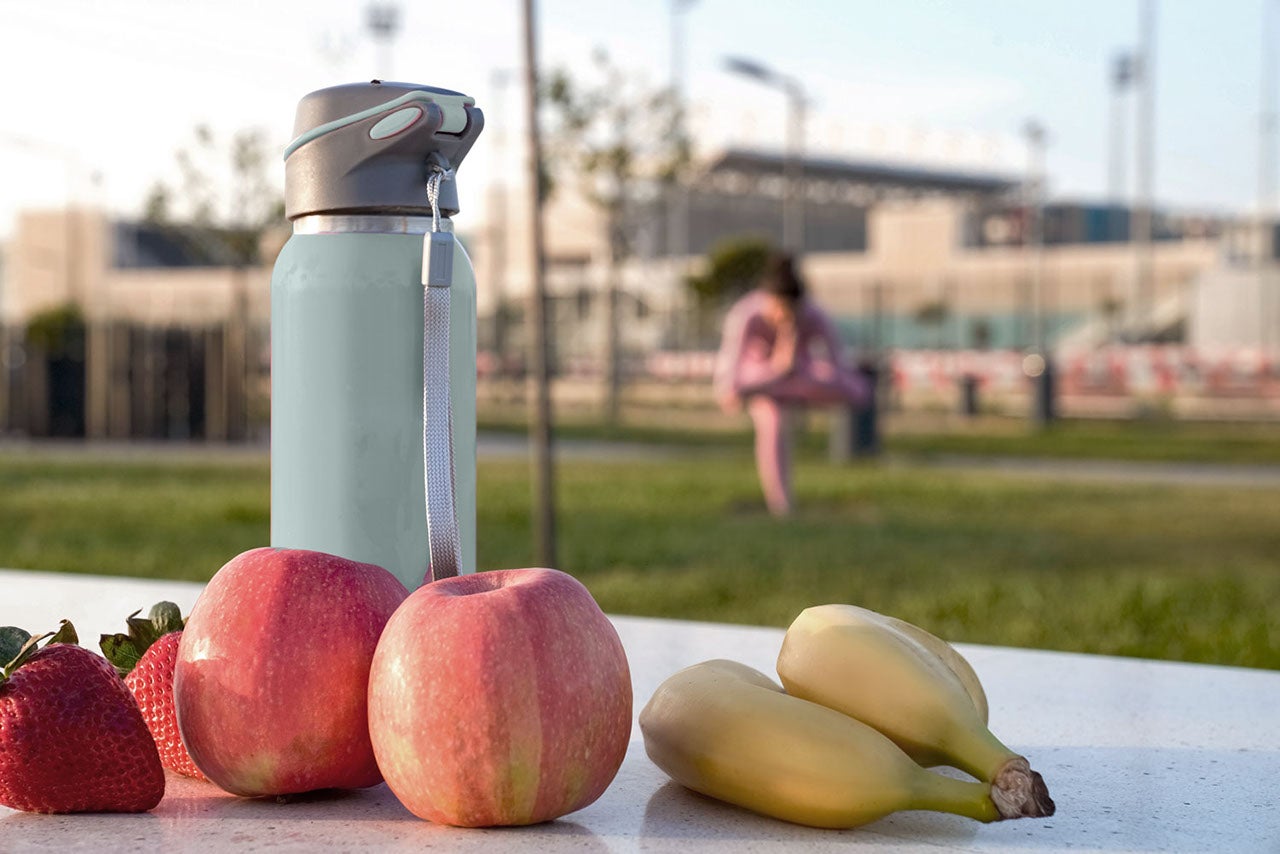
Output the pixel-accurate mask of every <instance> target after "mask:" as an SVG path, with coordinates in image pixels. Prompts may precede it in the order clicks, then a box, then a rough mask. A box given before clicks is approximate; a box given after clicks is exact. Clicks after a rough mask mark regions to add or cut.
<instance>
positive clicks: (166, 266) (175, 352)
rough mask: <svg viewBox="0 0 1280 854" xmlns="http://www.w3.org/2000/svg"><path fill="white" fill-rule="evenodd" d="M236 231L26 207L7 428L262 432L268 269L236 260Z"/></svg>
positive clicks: (12, 325)
mask: <svg viewBox="0 0 1280 854" xmlns="http://www.w3.org/2000/svg"><path fill="white" fill-rule="evenodd" d="M230 237H231V235H228V234H226V233H220V232H218V231H217V230H213V229H203V228H192V227H179V226H168V225H155V224H147V223H139V222H127V221H120V220H114V219H111V218H109V217H107V216H106V215H104V214H103V213H102V212H100V211H93V210H82V209H71V210H57V211H28V212H25V213H23V214H21V215H20V216H19V217H18V220H17V224H16V228H15V231H14V234H13V237H12V239H11V240H10V242H9V246H8V249H7V252H6V259H7V262H6V264H5V268H4V287H3V290H2V291H0V294H3V301H2V302H0V336H3V341H0V354H2V355H3V362H2V366H3V369H4V370H3V373H2V374H0V432H17V433H23V434H27V435H36V436H41V435H62V436H89V437H95V438H119V439H125V438H205V439H241V438H246V437H247V436H248V435H249V434H250V433H251V432H252V431H253V430H254V426H253V425H254V423H255V422H261V423H262V424H263V425H264V427H265V419H266V413H265V410H264V407H265V402H264V401H265V395H267V394H268V393H269V390H268V386H267V385H266V383H267V376H268V375H267V370H268V357H269V354H268V352H267V346H268V337H267V328H268V311H269V302H270V294H269V288H268V283H269V278H270V271H269V266H264V265H261V264H255V265H244V264H237V263H236V262H235V258H236V251H235V249H234V246H233V243H232V241H231V240H230V239H229V238H230ZM281 242H282V241H281V240H279V239H278V236H276V235H272V236H270V237H269V238H268V239H265V240H264V243H266V244H267V245H266V246H264V247H263V248H262V251H261V254H263V255H264V256H270V257H274V253H275V251H276V250H277V249H278V245H279V244H280V243H281Z"/></svg>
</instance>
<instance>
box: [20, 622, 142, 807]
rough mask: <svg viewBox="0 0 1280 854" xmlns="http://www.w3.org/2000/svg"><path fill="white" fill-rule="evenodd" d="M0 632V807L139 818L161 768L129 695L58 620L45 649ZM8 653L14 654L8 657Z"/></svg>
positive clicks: (67, 625) (23, 636)
mask: <svg viewBox="0 0 1280 854" xmlns="http://www.w3.org/2000/svg"><path fill="white" fill-rule="evenodd" d="M46 637H50V636H49V635H47V634H46V635H42V636H41V637H38V638H33V637H31V636H30V635H28V634H27V633H26V632H24V631H22V630H21V629H15V628H12V627H5V628H0V660H4V661H7V662H8V663H7V664H6V665H4V670H3V671H2V672H0V804H3V805H5V806H7V807H12V808H13V809H18V810H26V811H28V812H45V813H67V812H143V811H145V810H149V809H151V808H152V807H154V806H155V805H156V804H158V803H160V799H161V798H162V797H164V769H163V768H161V767H160V756H159V754H158V753H157V752H156V745H155V742H154V741H152V740H151V736H150V735H149V734H148V733H147V726H146V724H145V723H144V722H143V720H142V713H141V712H139V711H138V704H137V703H135V702H134V700H133V696H132V695H131V694H130V693H129V689H128V688H126V687H125V686H124V683H123V682H121V681H120V677H119V676H118V675H116V673H115V671H114V670H112V669H111V665H110V664H108V663H107V662H106V661H105V660H103V659H102V658H101V657H99V656H97V655H94V654H93V653H91V652H89V650H87V649H83V648H82V647H79V646H76V643H77V638H76V633H75V629H74V628H72V626H71V624H70V623H69V622H67V621H65V620H64V621H63V622H62V628H60V629H59V630H58V632H57V634H55V635H53V636H52V638H51V639H50V641H49V643H48V644H47V645H46V646H45V647H44V648H42V649H38V648H37V647H38V644H39V642H40V641H41V640H43V639H44V638H46ZM15 649H16V650H17V651H16V652H14V650H15Z"/></svg>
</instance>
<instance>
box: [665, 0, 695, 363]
mask: <svg viewBox="0 0 1280 854" xmlns="http://www.w3.org/2000/svg"><path fill="white" fill-rule="evenodd" d="M695 3H697V0H671V84H670V85H671V97H672V99H673V101H674V106H675V110H676V127H675V128H674V130H675V133H676V136H677V138H678V139H680V140H681V144H682V145H684V146H686V152H687V146H688V139H689V123H688V115H687V110H686V98H685V74H686V71H685V37H684V35H685V34H684V13H685V12H687V11H688V10H689V9H690V8H692V7H693V5H694V4H695ZM687 180H688V163H687V162H682V164H681V168H679V169H677V170H676V171H675V174H674V175H673V176H672V180H671V183H670V184H669V185H668V188H667V200H666V201H667V235H666V237H667V251H666V256H667V262H668V264H669V267H670V270H671V282H672V291H673V293H676V294H680V293H682V292H683V291H684V289H683V288H681V286H680V283H681V278H682V275H683V273H684V270H685V263H686V262H685V259H686V257H687V256H688V255H689V252H690V249H691V248H692V247H691V241H690V239H689V188H688V186H687V185H686V183H685V182H686V181H687ZM677 299H679V298H677ZM685 299H686V300H687V299H688V295H687V293H686V294H685ZM682 302H683V301H682ZM681 315H682V316H684V317H686V318H687V317H690V316H691V312H690V311H689V310H688V304H687V303H685V310H683V311H681ZM689 331H692V330H689ZM681 332H682V333H683V332H685V330H681ZM684 337H685V335H683V334H682V335H681V338H684Z"/></svg>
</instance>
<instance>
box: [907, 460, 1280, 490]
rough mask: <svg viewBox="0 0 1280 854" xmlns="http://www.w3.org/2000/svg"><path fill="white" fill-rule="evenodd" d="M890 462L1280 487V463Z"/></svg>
mask: <svg viewBox="0 0 1280 854" xmlns="http://www.w3.org/2000/svg"><path fill="white" fill-rule="evenodd" d="M886 462H887V463H888V464H889V465H893V466H904V467H911V468H930V467H933V468H940V469H947V470H950V471H984V472H998V473H1000V474H1008V475H1014V476H1023V477H1038V478H1052V479H1054V480H1070V481H1094V482H1097V481H1107V482H1112V483H1131V484H1169V485H1177V486H1219V487H1236V488H1245V489H1280V466H1277V465H1241V464H1233V463H1188V462H1140V461H1136V460H1081V459H1055V458H1046V457H988V456H964V455H959V454H954V455H953V454H941V455H938V456H936V457H930V458H921V457H911V458H905V457H896V456H890V457H888V458H887V460H886Z"/></svg>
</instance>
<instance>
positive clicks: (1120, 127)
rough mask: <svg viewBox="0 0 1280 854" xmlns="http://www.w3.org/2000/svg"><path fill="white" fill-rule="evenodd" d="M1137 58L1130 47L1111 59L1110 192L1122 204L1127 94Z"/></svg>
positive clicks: (1111, 199) (1108, 168)
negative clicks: (1130, 50)
mask: <svg viewBox="0 0 1280 854" xmlns="http://www.w3.org/2000/svg"><path fill="white" fill-rule="evenodd" d="M1133 73H1134V59H1133V54H1132V53H1130V52H1129V51H1122V52H1120V53H1118V54H1116V56H1115V58H1114V59H1112V61H1111V127H1110V135H1111V140H1110V144H1109V145H1108V148H1109V151H1108V163H1107V194H1108V196H1110V201H1111V204H1113V205H1123V204H1124V203H1125V201H1126V199H1125V195H1126V194H1125V174H1124V130H1125V120H1124V107H1125V98H1124V96H1125V94H1126V93H1127V92H1128V91H1129V87H1130V85H1131V84H1132V83H1133Z"/></svg>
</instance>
